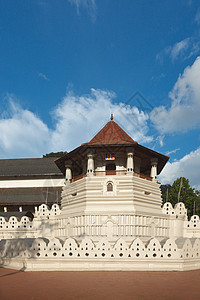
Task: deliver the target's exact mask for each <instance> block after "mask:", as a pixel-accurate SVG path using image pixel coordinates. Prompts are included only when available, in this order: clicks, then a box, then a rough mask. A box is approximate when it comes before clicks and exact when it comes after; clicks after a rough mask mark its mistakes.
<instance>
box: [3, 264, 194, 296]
mask: <svg viewBox="0 0 200 300" xmlns="http://www.w3.org/2000/svg"><path fill="white" fill-rule="evenodd" d="M15 299H17V300H18V299H19V300H29V299H34V300H35V299H38V300H54V299H55V300H61V299H65V300H66V299H67V300H68V299H81V300H82V299H91V300H98V299H101V300H107V299H109V300H114V299H117V300H120V299H122V300H127V299H131V300H133V299H154V300H157V299H170V300H173V299H175V300H177V299H181V300H184V299H187V300H193V299H194V300H199V299H200V270H197V271H187V272H93V271H92V272H21V271H16V270H11V269H3V268H0V300H15Z"/></svg>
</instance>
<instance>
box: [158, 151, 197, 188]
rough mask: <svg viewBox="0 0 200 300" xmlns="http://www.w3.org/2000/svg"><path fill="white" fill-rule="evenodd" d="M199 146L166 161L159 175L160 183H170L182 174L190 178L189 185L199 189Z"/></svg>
mask: <svg viewBox="0 0 200 300" xmlns="http://www.w3.org/2000/svg"><path fill="white" fill-rule="evenodd" d="M199 170H200V147H199V148H197V149H196V150H195V151H192V152H190V153H189V154H187V155H185V156H184V157H183V158H181V159H180V160H178V161H175V162H172V163H170V162H168V163H167V164H166V166H165V168H164V169H163V171H162V172H161V174H160V175H159V181H161V183H162V184H167V183H170V184H172V183H173V182H174V180H176V179H177V178H179V177H181V176H184V177H186V178H189V179H190V185H191V186H193V187H195V188H196V189H199V190H200V177H199V174H200V173H199Z"/></svg>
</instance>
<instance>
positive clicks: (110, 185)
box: [107, 182, 113, 192]
mask: <svg viewBox="0 0 200 300" xmlns="http://www.w3.org/2000/svg"><path fill="white" fill-rule="evenodd" d="M107 192H113V184H112V182H108V184H107Z"/></svg>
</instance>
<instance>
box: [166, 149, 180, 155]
mask: <svg viewBox="0 0 200 300" xmlns="http://www.w3.org/2000/svg"><path fill="white" fill-rule="evenodd" d="M179 150H180V148H176V149H174V150H171V151H168V152H167V153H166V155H170V154H174V153H176V152H177V151H179Z"/></svg>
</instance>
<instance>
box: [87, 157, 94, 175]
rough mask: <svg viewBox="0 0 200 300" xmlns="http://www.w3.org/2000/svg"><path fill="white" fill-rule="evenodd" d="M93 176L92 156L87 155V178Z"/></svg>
mask: <svg viewBox="0 0 200 300" xmlns="http://www.w3.org/2000/svg"><path fill="white" fill-rule="evenodd" d="M93 175H94V158H93V155H92V154H88V161H87V176H93Z"/></svg>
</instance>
